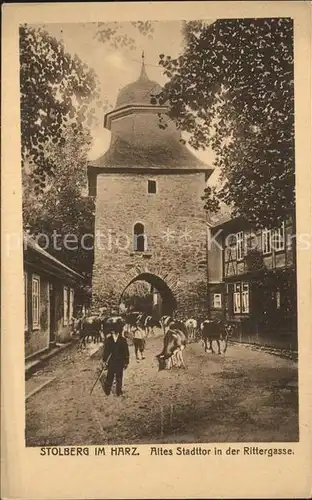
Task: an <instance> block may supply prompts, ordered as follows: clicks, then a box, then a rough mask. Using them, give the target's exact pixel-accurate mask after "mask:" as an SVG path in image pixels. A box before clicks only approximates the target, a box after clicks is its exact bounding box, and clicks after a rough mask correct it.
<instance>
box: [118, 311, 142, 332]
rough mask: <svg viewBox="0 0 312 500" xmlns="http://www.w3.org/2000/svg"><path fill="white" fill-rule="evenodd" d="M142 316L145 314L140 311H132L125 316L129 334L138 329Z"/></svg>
mask: <svg viewBox="0 0 312 500" xmlns="http://www.w3.org/2000/svg"><path fill="white" fill-rule="evenodd" d="M142 316H143V313H142V312H139V311H131V312H128V313H125V314H124V315H123V318H124V321H125V328H126V331H127V333H131V332H132V330H133V329H134V328H136V327H137V324H138V320H139V319H141V318H142Z"/></svg>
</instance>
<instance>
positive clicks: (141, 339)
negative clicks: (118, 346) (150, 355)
mask: <svg viewBox="0 0 312 500" xmlns="http://www.w3.org/2000/svg"><path fill="white" fill-rule="evenodd" d="M133 345H134V352H135V357H136V360H137V361H140V357H139V354H140V355H141V359H145V356H144V350H145V334H144V331H143V330H142V328H139V327H138V326H136V327H135V330H134V332H133Z"/></svg>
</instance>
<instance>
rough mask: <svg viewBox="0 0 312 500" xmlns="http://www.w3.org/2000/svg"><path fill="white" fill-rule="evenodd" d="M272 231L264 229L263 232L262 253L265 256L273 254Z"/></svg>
mask: <svg viewBox="0 0 312 500" xmlns="http://www.w3.org/2000/svg"><path fill="white" fill-rule="evenodd" d="M271 243H272V242H271V229H263V231H262V251H263V253H264V255H266V254H269V253H271V251H272V245H271Z"/></svg>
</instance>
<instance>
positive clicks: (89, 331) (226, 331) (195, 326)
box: [73, 311, 233, 370]
mask: <svg viewBox="0 0 312 500" xmlns="http://www.w3.org/2000/svg"><path fill="white" fill-rule="evenodd" d="M154 328H162V330H163V333H164V337H163V349H162V351H161V352H160V353H159V354H158V355H157V356H156V358H157V360H158V367H159V370H163V369H170V368H172V367H173V366H179V367H185V364H184V360H183V351H184V349H185V347H186V345H187V344H188V343H191V342H195V341H197V340H202V342H203V345H204V348H205V352H207V351H208V350H210V351H211V352H212V353H215V351H214V349H213V342H214V341H215V342H216V344H217V347H218V354H221V342H222V343H223V353H225V352H226V350H227V345H228V339H229V338H230V337H231V334H232V332H233V326H232V325H231V324H229V323H228V322H226V321H222V320H217V319H214V320H212V319H202V318H201V319H195V318H181V317H178V316H176V317H172V316H162V317H161V318H160V320H158V319H156V318H155V317H153V316H151V315H148V314H145V313H143V312H136V311H132V312H127V313H125V314H121V315H117V314H113V315H107V314H104V313H103V312H99V313H98V314H94V315H91V316H84V317H82V318H80V319H77V320H73V329H74V331H75V332H76V333H78V334H79V337H80V343H79V345H80V347H85V346H86V342H87V341H88V340H89V339H91V340H93V341H94V342H99V341H104V342H105V339H106V337H107V335H109V334H111V333H118V334H122V335H124V336H125V337H126V338H131V337H133V335H134V332H136V331H138V330H140V331H142V333H143V336H144V337H145V338H147V337H148V336H150V335H154Z"/></svg>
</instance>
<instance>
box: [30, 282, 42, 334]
mask: <svg viewBox="0 0 312 500" xmlns="http://www.w3.org/2000/svg"><path fill="white" fill-rule="evenodd" d="M31 299H32V327H33V328H38V327H39V314H40V278H39V276H36V275H33V276H32V297H31Z"/></svg>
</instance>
